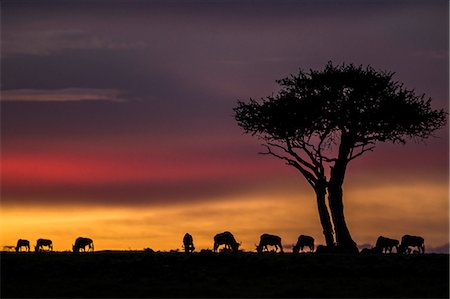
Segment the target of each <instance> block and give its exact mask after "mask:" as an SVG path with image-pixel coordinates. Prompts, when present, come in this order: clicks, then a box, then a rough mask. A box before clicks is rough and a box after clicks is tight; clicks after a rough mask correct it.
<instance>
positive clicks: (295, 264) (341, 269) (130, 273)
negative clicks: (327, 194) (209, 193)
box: [0, 251, 449, 298]
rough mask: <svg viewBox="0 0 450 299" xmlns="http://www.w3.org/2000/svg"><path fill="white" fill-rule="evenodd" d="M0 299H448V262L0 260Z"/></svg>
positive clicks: (118, 255)
mask: <svg viewBox="0 0 450 299" xmlns="http://www.w3.org/2000/svg"><path fill="white" fill-rule="evenodd" d="M0 260H1V293H0V295H1V298H75V297H76V298H150V297H159V298H160V297H166V298H174V297H183V298H186V297H202V298H205V297H207V298H217V297H228V298H229V297H239V298H243V297H247V298H249V297H266V298H273V297H279V298H280V297H283V298H286V297H296V298H299V297H303V298H305V297H307V298H325V297H328V298H331V297H332V298H351V297H352V298H374V297H376V298H383V297H384V298H449V255H448V254H425V255H402V256H401V255H396V254H391V255H388V254H386V255H356V256H351V255H326V254H299V255H294V254H290V253H287V254H283V255H281V254H271V253H267V254H262V255H258V254H256V253H245V252H244V253H238V254H236V255H231V254H214V253H192V254H189V255H186V254H184V253H168V252H158V253H146V252H131V251H104V252H94V253H78V254H74V253H62V252H60V253H58V252H53V253H2V254H1V256H0Z"/></svg>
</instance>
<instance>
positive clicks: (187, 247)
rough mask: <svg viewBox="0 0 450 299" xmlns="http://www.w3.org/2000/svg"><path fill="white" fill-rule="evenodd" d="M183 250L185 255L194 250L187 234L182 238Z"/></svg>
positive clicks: (190, 237)
mask: <svg viewBox="0 0 450 299" xmlns="http://www.w3.org/2000/svg"><path fill="white" fill-rule="evenodd" d="M183 248H184V252H186V253H189V252H193V251H194V250H195V247H194V241H193V239H192V236H191V235H190V234H188V233H186V234H185V235H184V237H183Z"/></svg>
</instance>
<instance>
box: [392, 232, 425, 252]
mask: <svg viewBox="0 0 450 299" xmlns="http://www.w3.org/2000/svg"><path fill="white" fill-rule="evenodd" d="M424 242H425V240H424V239H423V238H422V237H419V236H410V235H404V236H403V237H402V242H401V243H400V245H399V246H398V250H397V252H398V253H400V254H403V253H405V252H408V253H410V252H411V250H410V248H409V247H417V250H418V251H419V253H425V243H424Z"/></svg>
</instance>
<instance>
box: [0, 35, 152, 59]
mask: <svg viewBox="0 0 450 299" xmlns="http://www.w3.org/2000/svg"><path fill="white" fill-rule="evenodd" d="M2 43H3V45H2V52H3V53H2V54H3V55H13V54H28V55H50V54H54V53H57V52H60V51H62V50H67V49H83V50H92V49H107V50H122V49H142V48H145V47H146V43H145V42H143V41H136V40H135V41H132V42H130V41H124V40H114V39H111V38H106V37H103V36H98V35H93V34H91V33H89V32H87V31H84V30H79V29H51V30H39V31H37V30H35V31H21V32H15V34H14V35H12V34H11V35H6V36H4V38H3V41H2Z"/></svg>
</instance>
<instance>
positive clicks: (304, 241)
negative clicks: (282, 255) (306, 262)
mask: <svg viewBox="0 0 450 299" xmlns="http://www.w3.org/2000/svg"><path fill="white" fill-rule="evenodd" d="M305 246H307V247H309V250H310V251H311V252H312V251H314V238H313V237H310V236H305V235H300V237H298V240H297V244H296V245H295V246H294V247H293V248H292V252H293V253H299V252H300V251H303V247H305Z"/></svg>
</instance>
